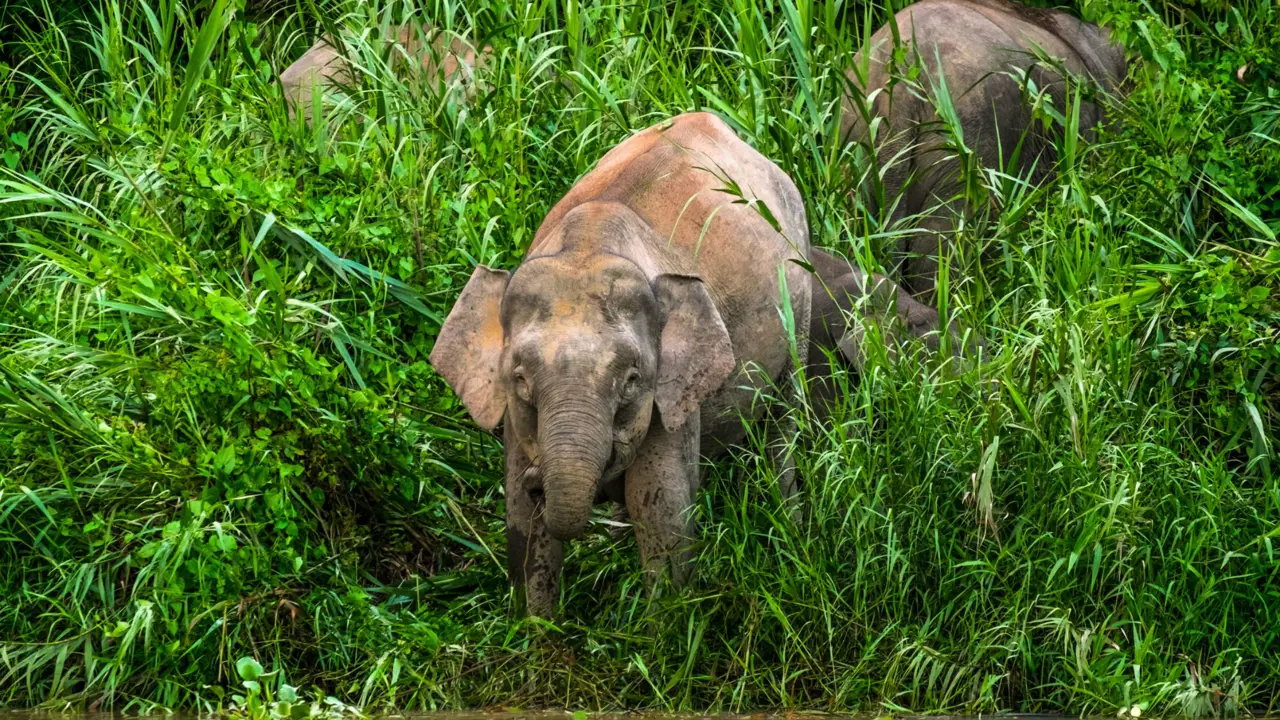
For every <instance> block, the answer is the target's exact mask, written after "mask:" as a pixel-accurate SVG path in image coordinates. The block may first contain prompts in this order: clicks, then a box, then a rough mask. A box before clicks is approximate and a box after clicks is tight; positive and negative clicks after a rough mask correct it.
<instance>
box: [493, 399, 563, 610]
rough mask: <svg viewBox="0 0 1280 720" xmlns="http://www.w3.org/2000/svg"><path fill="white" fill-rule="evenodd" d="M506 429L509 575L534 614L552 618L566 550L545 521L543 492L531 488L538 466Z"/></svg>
mask: <svg viewBox="0 0 1280 720" xmlns="http://www.w3.org/2000/svg"><path fill="white" fill-rule="evenodd" d="M510 427H511V424H510V423H508V424H507V429H506V430H505V433H504V434H505V441H504V442H505V445H506V495H507V578H508V580H509V581H510V582H511V584H512V585H514V586H515V587H516V590H517V593H518V594H523V595H524V598H525V603H526V607H527V608H528V611H529V614H530V615H536V616H538V617H543V618H550V617H552V616H553V615H554V614H555V610H556V602H557V601H558V600H559V598H560V566H561V564H562V563H563V560H564V551H563V548H562V546H561V544H560V541H559V540H556V539H555V538H553V537H551V534H550V533H549V532H547V527H546V524H545V523H544V522H543V517H542V509H543V501H542V493H541V492H540V491H536V490H531V487H530V483H531V482H532V481H533V480H534V478H535V475H534V473H536V469H534V470H531V469H530V468H531V465H530V462H529V459H528V458H527V457H525V454H524V452H523V451H522V450H521V449H520V444H519V443H518V442H516V440H515V438H514V437H512V432H511V429H510Z"/></svg>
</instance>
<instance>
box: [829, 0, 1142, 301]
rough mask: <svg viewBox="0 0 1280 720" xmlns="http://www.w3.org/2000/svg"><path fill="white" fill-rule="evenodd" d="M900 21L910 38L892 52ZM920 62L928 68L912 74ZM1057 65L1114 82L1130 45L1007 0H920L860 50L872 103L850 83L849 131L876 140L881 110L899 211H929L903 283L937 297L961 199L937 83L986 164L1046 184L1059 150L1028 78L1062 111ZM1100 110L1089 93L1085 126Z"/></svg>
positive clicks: (905, 246) (891, 189)
mask: <svg viewBox="0 0 1280 720" xmlns="http://www.w3.org/2000/svg"><path fill="white" fill-rule="evenodd" d="M895 28H896V35H897V37H898V38H899V39H900V42H901V44H902V46H903V48H905V53H900V54H898V55H897V57H896V58H895V52H894V51H895V42H894V37H895ZM1037 56H1047V57H1037ZM1042 59H1043V60H1045V61H1042ZM1050 59H1052V60H1050ZM913 66H915V67H919V68H920V70H921V72H920V74H919V76H918V77H917V78H916V79H915V80H914V81H911V80H908V79H907V78H908V76H909V75H910V73H909V69H910V68H911V67H913ZM1061 68H1065V69H1066V70H1067V71H1069V72H1070V74H1072V75H1078V76H1085V77H1089V78H1092V80H1093V81H1094V83H1095V84H1096V85H1097V86H1098V87H1100V88H1101V89H1102V90H1104V91H1112V90H1114V89H1115V88H1116V87H1117V86H1118V85H1119V83H1120V82H1121V81H1122V80H1123V79H1124V77H1125V74H1126V64H1125V58H1124V51H1123V49H1122V48H1120V47H1119V46H1118V45H1115V44H1112V43H1111V42H1110V39H1109V34H1108V32H1107V31H1106V30H1105V29H1102V28H1099V27H1098V26H1096V25H1092V24H1089V23H1086V22H1083V21H1081V20H1079V19H1077V18H1074V17H1072V16H1070V15H1068V14H1066V13H1064V12H1061V11H1058V10H1047V9H1042V8H1028V7H1023V6H1020V5H1015V4H1014V3H1011V2H1006V1H1005V0H921V2H918V3H915V4H912V5H909V6H907V7H906V8H904V9H902V10H900V11H899V12H898V13H897V15H896V16H895V17H894V18H893V20H892V22H891V23H890V24H886V25H885V26H884V27H882V28H880V29H879V30H877V31H876V33H875V34H874V35H872V36H871V39H870V42H869V44H868V45H867V46H866V47H864V48H863V49H862V50H861V51H860V52H859V53H858V54H857V55H856V56H855V58H854V62H853V67H852V68H850V69H849V70H848V71H847V75H848V78H849V80H850V83H851V84H852V85H853V86H854V87H855V88H858V89H860V90H861V91H862V93H863V96H864V97H865V98H867V100H869V105H868V106H867V107H865V109H863V108H860V103H858V102H857V98H856V95H855V94H854V93H852V92H851V93H846V96H845V103H844V106H845V107H844V115H843V123H842V135H843V138H844V139H845V140H846V141H856V142H860V143H865V142H868V141H869V140H870V139H871V138H870V137H869V132H868V129H869V128H871V127H873V125H874V124H873V123H872V120H873V119H874V118H880V119H881V122H882V124H881V126H880V127H879V128H878V129H877V130H876V135H877V136H878V139H877V141H876V144H877V145H879V148H878V151H879V152H878V157H879V159H880V163H881V167H882V169H883V170H884V191H885V197H886V198H894V197H898V195H899V194H900V193H905V194H903V195H902V196H901V199H900V200H899V201H898V205H897V206H896V207H895V208H894V210H893V214H892V219H893V220H898V219H901V218H904V217H908V216H913V215H917V214H923V215H924V218H923V220H922V221H921V222H920V223H919V225H920V228H921V230H922V232H919V233H916V234H913V235H910V236H908V239H907V240H905V241H903V242H902V243H901V246H900V248H899V251H900V256H901V257H900V259H899V264H900V266H901V269H902V281H903V285H904V286H905V287H906V288H907V290H909V291H910V292H912V293H913V294H915V295H916V296H917V297H921V298H924V299H927V298H929V297H931V296H932V293H933V289H934V283H935V278H936V275H937V270H938V254H939V251H940V250H941V249H942V248H943V247H944V244H945V243H946V235H947V234H948V233H949V231H950V230H951V229H952V223H953V222H954V218H955V217H957V216H958V215H959V214H961V212H962V211H963V210H964V209H965V208H964V202H963V201H962V200H961V199H960V198H961V197H962V196H963V190H964V186H963V184H962V183H963V180H962V178H961V174H960V172H959V170H960V165H959V161H958V160H957V150H958V147H957V143H956V140H957V138H955V137H953V136H949V133H948V131H947V128H946V127H945V126H944V123H943V122H941V117H942V115H944V114H945V113H941V112H939V111H938V109H937V107H943V106H944V104H941V103H937V102H936V101H937V97H938V95H939V90H940V89H941V88H942V87H943V86H944V85H945V87H946V89H947V94H948V95H949V96H950V98H951V101H952V105H953V107H954V111H955V114H954V120H956V121H958V122H955V123H953V125H954V124H958V126H959V128H958V130H959V135H960V138H959V139H960V140H961V141H962V143H963V145H964V146H965V147H967V148H968V150H969V151H970V152H971V153H972V156H973V158H974V159H976V160H977V161H978V163H979V164H981V166H983V167H986V168H1004V171H1005V172H1006V173H1008V174H1011V175H1012V174H1015V173H1021V174H1024V175H1028V174H1029V175H1030V180H1031V181H1032V182H1039V181H1041V180H1043V179H1044V178H1045V177H1047V175H1048V173H1049V172H1051V171H1052V169H1053V166H1054V164H1055V163H1056V150H1055V147H1054V145H1053V142H1052V139H1051V137H1050V136H1049V135H1048V134H1047V133H1046V132H1045V131H1044V129H1043V128H1039V127H1035V126H1036V125H1038V123H1034V122H1033V117H1032V109H1031V100H1032V98H1028V97H1024V93H1023V87H1022V86H1024V85H1026V86H1027V87H1028V88H1030V87H1032V86H1034V88H1036V89H1037V91H1038V92H1044V93H1047V98H1044V97H1042V98H1041V101H1043V100H1044V99H1049V100H1051V103H1052V107H1053V108H1054V109H1055V110H1056V112H1058V113H1064V112H1065V108H1066V107H1067V102H1068V100H1069V98H1068V88H1067V81H1066V78H1064V77H1063V75H1062V74H1061V73H1060V72H1059V71H1060V69H1061ZM1025 79H1029V80H1031V81H1032V82H1031V83H1029V84H1028V83H1025V82H1024V80H1025ZM1085 97H1086V98H1088V97H1089V95H1088V94H1087V93H1086V94H1085ZM936 106H937V107H936ZM864 110H865V113H866V114H864ZM1101 119H1102V110H1101V108H1100V107H1099V106H1098V105H1097V104H1096V103H1094V102H1089V101H1085V102H1082V103H1081V105H1080V107H1079V129H1080V131H1081V132H1083V133H1085V134H1088V131H1090V130H1091V129H1092V128H1093V127H1094V126H1095V125H1097V124H1098V122H1100V120H1101ZM1024 134H1025V136H1026V137H1025V140H1024V139H1023V138H1024ZM886 136H887V137H888V140H887V141H883V142H882V140H883V139H884V138H886ZM1020 145H1021V147H1019V146H1020ZM1015 150H1017V156H1016V158H1017V161H1016V163H1015V162H1014V158H1015Z"/></svg>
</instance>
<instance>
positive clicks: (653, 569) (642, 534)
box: [626, 412, 701, 589]
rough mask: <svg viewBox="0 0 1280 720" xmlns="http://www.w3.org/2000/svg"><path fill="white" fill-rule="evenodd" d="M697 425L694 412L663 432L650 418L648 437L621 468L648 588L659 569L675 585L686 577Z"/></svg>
mask: <svg viewBox="0 0 1280 720" xmlns="http://www.w3.org/2000/svg"><path fill="white" fill-rule="evenodd" d="M700 428H701V422H700V420H699V418H698V413H697V412H694V413H692V414H690V415H689V418H688V420H686V421H685V424H684V425H683V426H682V427H680V428H679V429H677V430H676V431H675V432H667V431H666V429H665V428H663V427H662V422H661V421H660V420H659V419H658V418H657V416H655V417H654V419H653V425H652V426H651V427H650V428H649V435H648V437H646V438H645V441H644V444H643V445H641V446H640V450H639V452H638V453H637V454H636V459H635V461H634V462H632V463H631V467H630V468H628V469H627V478H626V483H627V485H626V499H627V513H628V514H629V515H630V516H631V525H632V527H633V528H634V529H635V533H636V545H637V547H639V548H640V559H641V562H643V563H644V572H645V579H646V580H647V581H648V583H649V587H650V588H653V589H656V588H657V586H658V582H659V581H660V580H661V578H662V574H663V573H664V572H667V571H669V572H670V578H671V582H672V584H673V585H676V586H677V587H678V586H680V585H682V584H683V583H684V582H685V580H687V579H688V577H689V569H690V568H689V565H690V559H691V558H690V550H689V542H690V541H691V540H692V539H693V534H694V524H693V515H692V510H693V498H694V493H695V492H696V491H697V488H698V459H699V455H698V448H699V435H700V432H701V430H700Z"/></svg>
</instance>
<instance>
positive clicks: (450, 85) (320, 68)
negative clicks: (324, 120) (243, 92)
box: [280, 24, 493, 123]
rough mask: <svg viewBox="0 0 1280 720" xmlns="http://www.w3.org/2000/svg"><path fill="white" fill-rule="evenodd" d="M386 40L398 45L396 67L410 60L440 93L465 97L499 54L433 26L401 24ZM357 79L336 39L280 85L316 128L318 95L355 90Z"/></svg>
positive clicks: (300, 62)
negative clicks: (313, 119) (315, 96)
mask: <svg viewBox="0 0 1280 720" xmlns="http://www.w3.org/2000/svg"><path fill="white" fill-rule="evenodd" d="M379 31H380V30H379V28H377V27H374V28H371V29H370V32H373V33H378V32H379ZM382 39H383V41H385V42H391V43H394V45H395V47H394V48H393V49H392V53H393V55H392V64H393V66H401V65H403V62H402V61H403V60H404V59H406V58H407V59H409V60H411V61H412V64H414V65H416V66H417V67H418V68H419V69H420V71H421V72H422V74H423V77H424V78H426V79H427V80H428V82H431V83H434V84H435V87H436V89H437V90H441V91H444V90H456V91H459V92H461V93H462V94H463V96H464V97H470V96H471V95H472V94H473V93H474V91H475V74H476V70H477V69H478V68H483V67H484V65H485V63H486V62H487V61H488V59H489V56H490V55H492V53H493V48H492V47H491V46H488V45H486V46H485V47H484V49H483V50H480V51H477V50H476V48H475V46H473V45H472V44H471V43H470V42H468V41H467V40H465V39H464V38H462V37H461V36H459V35H457V34H455V33H452V32H448V31H445V30H440V29H438V28H435V27H432V26H430V25H412V24H409V25H400V26H397V27H394V28H391V32H389V33H388V34H387V36H386V37H384V38H382ZM354 80H355V78H354V76H353V75H352V74H351V67H350V66H349V65H348V63H347V61H346V59H345V58H344V57H343V56H342V54H341V53H340V52H339V51H338V49H337V48H336V47H334V44H333V42H332V38H321V39H320V40H317V41H316V43H315V44H314V45H312V46H311V47H310V48H309V49H308V50H307V51H306V52H305V53H303V55H302V57H300V58H298V59H297V60H295V61H294V62H293V64H291V65H290V66H289V67H287V68H285V70H284V72H282V73H280V86H281V87H282V88H283V90H284V97H285V102H286V104H287V105H288V107H289V117H293V116H294V115H295V114H296V113H297V112H298V109H299V108H301V110H302V114H303V117H304V118H306V121H307V122H308V123H310V122H311V112H312V94H313V92H314V91H315V90H320V91H322V92H323V91H324V90H326V89H328V88H331V87H333V86H335V85H350V84H352V83H353V82H354Z"/></svg>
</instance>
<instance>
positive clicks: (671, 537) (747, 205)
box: [431, 113, 811, 615]
mask: <svg viewBox="0 0 1280 720" xmlns="http://www.w3.org/2000/svg"><path fill="white" fill-rule="evenodd" d="M731 188H739V189H740V191H732V190H731ZM760 204H763V205H764V206H766V207H767V211H766V210H762V209H760V208H758V205H760ZM769 218H773V219H776V223H777V226H776V227H775V226H774V225H773V223H772V222H771V220H770V219H769ZM808 234H809V233H808V224H807V220H806V217H805V211H804V204H803V202H802V200H801V198H800V194H799V191H798V190H797V189H796V187H795V185H794V184H793V183H792V181H791V180H790V178H788V177H787V176H786V174H785V173H783V172H782V171H781V170H780V169H779V168H778V167H777V166H775V165H774V164H773V163H771V162H769V161H768V160H767V159H766V158H765V157H763V156H762V155H760V154H759V153H757V152H756V151H755V150H753V149H752V148H750V147H749V146H748V145H747V144H746V143H744V142H742V140H740V139H739V138H738V137H737V136H736V135H735V134H734V133H733V132H732V131H731V130H730V129H729V128H728V126H726V125H725V124H724V123H723V122H722V121H721V120H720V119H719V118H717V117H715V116H714V115H710V114H707V113H692V114H687V115H681V116H678V117H676V118H673V119H672V120H669V121H667V122H664V123H661V124H659V125H655V126H653V127H651V128H649V129H647V130H645V131H643V132H640V133H638V134H636V135H634V136H632V137H631V138H629V139H627V140H626V141H624V142H623V143H621V144H619V145H618V146H617V147H615V148H614V149H613V150H611V151H610V152H609V153H607V154H606V155H605V156H604V157H603V158H602V159H601V160H600V162H599V163H598V165H597V167H596V168H595V169H594V170H592V171H591V172H590V173H588V174H587V175H586V176H584V177H583V178H582V179H581V180H580V181H579V182H578V183H577V184H575V185H574V186H573V188H571V189H570V190H569V192H568V193H567V194H566V195H565V196H564V197H563V198H562V199H561V200H560V201H559V202H558V203H557V204H556V205H555V206H554V207H553V208H552V209H551V211H550V212H549V213H548V215H547V216H546V218H545V220H544V221H543V223H542V225H541V226H540V228H539V230H538V232H537V233H536V235H535V236H534V239H533V241H532V243H531V245H530V248H529V250H528V252H527V253H526V255H525V257H524V260H523V261H522V263H521V265H520V267H519V268H518V269H517V270H516V271H515V272H514V274H512V275H508V274H507V273H505V272H501V271H494V270H490V269H488V268H485V267H483V266H481V267H479V268H477V270H476V272H475V273H474V274H473V275H472V279H471V280H470V281H469V282H468V284H467V287H466V289H464V291H463V293H462V296H461V297H460V298H459V299H458V302H457V303H456V304H455V306H454V308H453V310H452V311H451V312H450V314H449V317H448V318H447V319H446V321H445V324H444V327H443V328H442V329H441V333H440V337H439V338H438V340H437V342H436V347H435V348H434V349H433V350H432V354H431V361H432V364H433V365H434V366H435V367H436V369H437V370H438V371H439V372H440V373H441V375H443V376H444V378H445V379H446V380H447V381H448V382H449V383H450V385H451V386H452V387H453V388H454V389H455V390H456V391H457V392H458V393H459V395H460V396H461V398H462V400H463V402H464V403H465V404H466V406H467V408H468V410H469V411H470V412H471V414H472V416H473V417H474V418H475V419H476V421H477V422H478V423H479V424H480V425H481V426H482V427H494V426H495V425H497V423H498V422H499V420H501V421H502V423H503V434H504V442H505V446H506V497H507V538H508V558H509V563H510V565H509V570H510V575H511V579H512V581H513V582H514V583H515V584H516V585H517V586H521V587H523V589H524V591H525V594H526V598H527V602H528V607H529V610H530V611H531V612H534V613H536V614H540V615H549V614H551V613H552V611H553V610H554V607H555V601H556V598H557V596H558V578H559V572H560V563H561V558H562V550H561V543H562V542H563V541H565V540H568V539H571V538H573V537H577V536H579V535H580V534H581V533H582V532H583V531H584V529H585V526H586V523H587V520H588V518H589V515H590V511H591V506H592V505H594V504H596V503H599V502H603V501H606V500H612V501H614V502H617V503H620V504H622V505H624V506H625V509H626V512H627V515H629V517H630V518H631V520H632V524H633V527H634V530H635V533H636V539H637V545H638V547H639V549H640V553H641V556H642V559H643V561H644V566H645V569H646V573H647V574H648V575H649V577H650V578H651V579H656V577H657V576H658V575H660V574H661V573H662V572H664V571H665V570H668V569H669V570H670V571H671V574H672V577H673V579H674V580H676V581H677V582H678V581H680V580H681V579H682V578H683V577H684V575H685V573H686V567H687V560H688V558H687V549H686V541H687V540H688V539H689V538H690V536H691V535H692V531H693V528H692V525H691V522H690V518H689V514H688V511H689V509H690V507H691V505H692V504H693V494H694V492H695V490H696V489H697V486H698V477H699V473H698V466H699V460H700V458H701V457H703V456H705V455H707V454H712V453H715V452H716V451H717V450H718V449H719V448H721V447H723V446H725V445H726V444H730V443H734V442H736V441H738V440H740V439H741V438H742V436H743V433H744V430H743V418H744V417H746V418H749V419H750V418H759V417H761V416H763V415H764V411H763V410H762V409H761V408H762V407H763V406H764V403H760V402H758V401H757V397H756V395H757V391H760V390H765V389H767V388H770V387H771V386H772V385H773V384H775V383H779V384H781V385H782V386H784V387H789V385H790V373H791V372H793V371H794V370H795V368H794V367H793V362H792V359H791V358H792V355H791V338H790V337H789V334H788V332H787V329H786V328H785V327H784V324H783V321H782V319H781V315H780V313H779V307H780V306H781V305H782V304H783V301H784V296H783V293H784V292H785V300H786V302H788V303H790V307H791V308H792V309H793V312H794V316H795V335H796V337H795V341H796V342H797V344H798V349H799V352H800V356H801V357H804V356H805V354H806V353H807V350H808V347H807V331H808V328H809V319H810V318H809V316H810V301H811V298H810V293H811V290H810V288H811V286H810V281H809V279H808V277H807V273H806V272H805V270H804V269H803V267H802V266H801V265H800V264H797V263H794V262H789V261H791V260H798V261H807V259H808V257H809V244H808ZM780 275H781V276H782V277H785V281H786V282H785V290H784V288H783V284H782V283H781V282H780V281H779V277H780ZM783 462H785V459H784V460H783ZM780 475H781V477H780V482H783V483H784V490H786V489H787V488H786V487H785V486H786V484H787V483H789V482H790V478H791V475H790V472H789V468H784V472H782V473H780Z"/></svg>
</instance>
